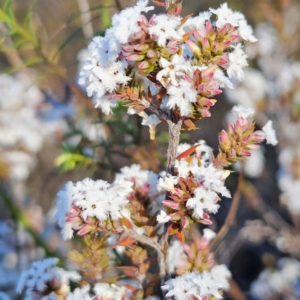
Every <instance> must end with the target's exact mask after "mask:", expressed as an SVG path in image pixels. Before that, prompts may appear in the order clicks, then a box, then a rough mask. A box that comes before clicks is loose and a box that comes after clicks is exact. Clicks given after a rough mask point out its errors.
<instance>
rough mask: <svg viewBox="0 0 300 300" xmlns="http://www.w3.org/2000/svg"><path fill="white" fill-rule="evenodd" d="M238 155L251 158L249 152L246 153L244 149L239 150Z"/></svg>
mask: <svg viewBox="0 0 300 300" xmlns="http://www.w3.org/2000/svg"><path fill="white" fill-rule="evenodd" d="M239 152H240V155H242V156H247V157H248V156H251V152H249V151H247V150H245V149H240V151H239Z"/></svg>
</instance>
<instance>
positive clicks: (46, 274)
mask: <svg viewBox="0 0 300 300" xmlns="http://www.w3.org/2000/svg"><path fill="white" fill-rule="evenodd" d="M57 262H58V259H57V258H46V259H44V260H41V261H36V262H34V263H33V264H32V266H31V268H30V269H29V270H27V271H25V272H23V273H22V275H21V277H20V280H19V282H18V285H17V292H18V293H21V292H22V290H23V289H24V288H25V289H26V291H28V292H29V293H30V292H33V293H37V294H42V293H43V292H45V291H46V290H49V289H51V288H53V290H57V289H59V288H61V287H62V286H64V285H67V284H68V281H69V279H70V280H74V281H78V280H80V279H81V276H80V275H79V274H77V273H76V272H67V271H64V270H63V269H61V268H58V267H56V266H55V265H56V264H57Z"/></svg>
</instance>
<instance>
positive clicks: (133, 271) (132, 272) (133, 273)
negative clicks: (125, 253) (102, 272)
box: [118, 266, 139, 278]
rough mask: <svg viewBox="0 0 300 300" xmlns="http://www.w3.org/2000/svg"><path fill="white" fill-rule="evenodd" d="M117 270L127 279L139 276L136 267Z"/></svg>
mask: <svg viewBox="0 0 300 300" xmlns="http://www.w3.org/2000/svg"><path fill="white" fill-rule="evenodd" d="M118 269H120V270H121V271H122V272H124V273H125V274H126V275H127V276H128V277H133V278H136V277H137V276H138V275H139V270H138V268H137V267H133V266H124V267H118Z"/></svg>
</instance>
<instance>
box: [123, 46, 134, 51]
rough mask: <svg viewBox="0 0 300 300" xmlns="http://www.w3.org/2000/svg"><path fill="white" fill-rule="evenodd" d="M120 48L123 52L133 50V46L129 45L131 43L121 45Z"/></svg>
mask: <svg viewBox="0 0 300 300" xmlns="http://www.w3.org/2000/svg"><path fill="white" fill-rule="evenodd" d="M122 50H123V51H124V52H132V51H133V50H134V46H131V45H126V46H123V47H122Z"/></svg>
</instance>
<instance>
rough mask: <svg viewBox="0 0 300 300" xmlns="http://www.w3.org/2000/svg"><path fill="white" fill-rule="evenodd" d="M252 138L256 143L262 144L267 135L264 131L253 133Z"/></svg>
mask: <svg viewBox="0 0 300 300" xmlns="http://www.w3.org/2000/svg"><path fill="white" fill-rule="evenodd" d="M252 138H253V140H255V142H256V143H261V142H263V141H264V140H265V134H264V132H263V131H262V130H256V131H254V132H253V134H252Z"/></svg>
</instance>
